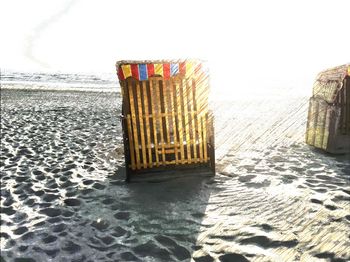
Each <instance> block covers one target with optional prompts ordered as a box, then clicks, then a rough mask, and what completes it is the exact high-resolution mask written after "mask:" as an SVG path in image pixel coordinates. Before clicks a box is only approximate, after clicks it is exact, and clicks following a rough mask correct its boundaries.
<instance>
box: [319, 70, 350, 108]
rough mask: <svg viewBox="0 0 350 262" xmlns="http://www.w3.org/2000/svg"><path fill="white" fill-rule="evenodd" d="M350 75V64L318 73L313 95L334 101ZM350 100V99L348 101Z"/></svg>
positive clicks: (330, 101)
mask: <svg viewBox="0 0 350 262" xmlns="http://www.w3.org/2000/svg"><path fill="white" fill-rule="evenodd" d="M349 77H350V64H345V65H341V66H337V67H333V68H330V69H327V70H324V71H322V72H321V73H319V74H318V76H317V78H316V81H315V83H314V86H313V97H315V98H321V99H323V100H325V101H326V102H328V103H334V102H335V100H336V98H337V95H338V93H339V92H340V91H341V90H342V88H344V80H345V78H349ZM348 102H349V101H348Z"/></svg>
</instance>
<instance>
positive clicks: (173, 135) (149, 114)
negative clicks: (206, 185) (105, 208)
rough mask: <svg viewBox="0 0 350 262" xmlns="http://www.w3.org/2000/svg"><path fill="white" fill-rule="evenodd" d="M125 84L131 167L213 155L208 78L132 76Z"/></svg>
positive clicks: (194, 160) (198, 159) (205, 159)
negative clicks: (209, 144) (137, 77)
mask: <svg viewBox="0 0 350 262" xmlns="http://www.w3.org/2000/svg"><path fill="white" fill-rule="evenodd" d="M121 87H122V94H123V113H124V116H125V119H126V123H127V124H126V127H127V130H124V132H125V134H126V136H127V138H128V139H127V140H128V147H129V154H130V163H129V165H130V168H131V169H132V170H137V169H145V168H152V167H154V166H156V167H158V166H166V165H169V164H175V165H179V164H191V163H198V162H200V163H207V162H208V161H209V160H210V157H209V156H208V149H207V144H208V135H210V132H212V131H211V130H209V129H208V128H209V126H208V93H209V87H208V83H207V82H206V81H205V79H204V80H203V79H201V78H194V77H193V78H186V77H183V76H179V75H177V76H173V77H170V78H169V79H164V78H163V77H158V76H154V77H149V79H147V80H143V81H139V80H136V79H135V78H133V77H128V78H127V79H125V80H123V81H121Z"/></svg>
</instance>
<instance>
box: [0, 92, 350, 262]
mask: <svg viewBox="0 0 350 262" xmlns="http://www.w3.org/2000/svg"><path fill="white" fill-rule="evenodd" d="M288 101H289V102H286V103H285V104H286V105H287V106H285V107H282V108H283V110H282V112H280V114H273V113H269V112H270V111H268V110H266V111H264V110H261V112H262V114H267V116H266V117H265V119H262V120H260V122H259V123H261V125H260V124H259V125H258V126H260V128H259V129H257V128H256V126H254V123H256V121H258V120H259V119H261V118H262V115H260V117H259V116H258V117H254V119H250V120H249V118H246V119H245V121H244V119H243V117H242V118H241V115H242V114H239V113H237V112H240V110H241V109H242V108H241V107H240V106H239V104H235V105H227V108H230V110H231V111H229V113H228V114H227V115H226V116H225V115H223V116H222V118H221V119H219V120H218V121H219V122H217V129H216V131H217V132H218V134H217V136H218V145H219V147H218V149H217V150H218V173H217V175H216V177H214V178H202V179H197V178H188V179H177V180H171V181H164V182H161V183H146V184H142V183H136V184H125V183H124V180H123V179H124V170H123V167H122V165H123V159H122V156H123V150H122V147H123V145H122V138H121V126H120V122H119V119H118V115H119V114H120V110H119V108H120V96H119V94H117V93H113V94H106V93H82V92H79V93H74V92H70V93H68V92H43V91H40V92H35V91H14V90H7V91H4V90H2V91H1V118H2V121H1V162H0V172H1V249H2V252H1V259H2V261H191V260H192V261H201V262H205V261H317V260H320V259H326V260H330V261H347V260H349V259H350V252H349V246H350V242H349V237H348V233H347V232H348V231H349V225H350V209H349V200H350V188H349V173H350V161H349V156H338V157H332V156H329V155H326V154H323V153H321V152H319V151H317V150H313V149H311V148H309V147H308V146H306V145H305V144H304V143H302V140H301V136H302V132H303V131H302V132H300V131H297V130H299V129H300V128H302V127H303V126H302V125H303V124H304V123H302V121H301V120H299V117H301V116H303V114H304V112H305V106H304V104H303V101H300V100H294V101H292V100H288ZM298 101H299V102H298ZM261 105H262V104H256V103H255V104H254V103H253V104H245V106H246V107H258V108H260V107H261ZM271 107H273V105H272V106H271ZM223 108H225V105H222V106H221V107H220V108H219V111H220V110H223V112H227V110H224V109H223ZM276 108H281V107H280V105H278V104H277V105H276ZM262 109H264V108H262ZM270 109H271V108H270ZM241 111H242V110H241ZM244 112H245V111H244V110H243V115H244ZM291 112H296V113H294V114H292V116H291ZM240 113H242V112H240ZM286 115H288V116H289V118H290V117H292V118H294V119H295V121H294V122H292V123H291V122H290V121H287V120H286V119H287V118H286ZM246 117H249V114H247V115H246ZM234 118H235V119H234ZM220 121H221V122H220ZM230 122H234V123H235V125H234V126H232V125H229V123H230ZM293 123H294V124H293ZM269 129H270V131H271V132H267V130H269ZM242 130H245V131H246V132H242ZM283 130H286V131H283ZM282 131H283V132H282ZM279 134H284V136H281V135H279ZM227 137H231V140H233V143H228V141H226V138H227ZM232 137H235V138H236V139H232ZM244 141H245V142H244ZM267 142H268V143H267Z"/></svg>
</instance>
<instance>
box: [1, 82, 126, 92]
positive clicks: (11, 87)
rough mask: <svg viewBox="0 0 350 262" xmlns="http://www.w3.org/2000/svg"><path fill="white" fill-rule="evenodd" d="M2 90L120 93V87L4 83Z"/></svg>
mask: <svg viewBox="0 0 350 262" xmlns="http://www.w3.org/2000/svg"><path fill="white" fill-rule="evenodd" d="M1 90H32V91H74V92H96V93H118V92H120V87H97V86H96V87H93V86H89V87H82V86H78V85H77V86H71V85H60V86H57V85H53V84H51V85H50V84H45V85H42V84H28V83H16V84H14V83H5V84H4V83H2V84H1Z"/></svg>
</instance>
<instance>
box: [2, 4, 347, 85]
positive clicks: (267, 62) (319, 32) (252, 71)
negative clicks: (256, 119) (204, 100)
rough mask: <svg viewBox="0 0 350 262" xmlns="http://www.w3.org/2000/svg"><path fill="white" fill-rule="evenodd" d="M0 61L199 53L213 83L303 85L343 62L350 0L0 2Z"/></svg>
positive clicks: (59, 64) (37, 67) (102, 67)
mask: <svg viewBox="0 0 350 262" xmlns="http://www.w3.org/2000/svg"><path fill="white" fill-rule="evenodd" d="M0 3H1V15H0V22H1V25H2V27H1V35H2V37H1V39H2V40H1V41H0V66H1V68H3V69H11V70H21V71H60V72H87V73H88V72H90V73H93V72H97V73H99V72H101V73H104V72H114V70H115V67H114V65H115V62H116V61H117V60H122V59H136V60H139V59H178V58H201V59H204V60H206V61H208V64H209V68H210V71H211V73H212V76H213V78H214V80H217V81H218V80H221V81H223V79H225V81H227V79H229V80H230V79H232V81H233V82H235V83H236V85H235V86H236V87H235V88H241V87H242V88H245V87H248V86H252V85H262V86H268V85H270V86H275V85H277V86H278V85H281V84H285V83H286V80H287V79H288V85H294V86H307V85H309V84H310V83H311V82H312V81H313V79H314V78H315V74H317V73H318V72H319V71H320V70H323V69H326V68H328V67H332V66H336V65H341V64H345V63H349V62H350V34H349V30H350V20H349V10H350V1H349V0H328V1H327V0H308V1H305V0H293V1H291V0H290V1H282V0H264V1H261V0H245V1H233V0H232V1H229V0H226V1H225V0H215V1H208V0H202V1H199V0H192V1H191V0H177V1H165V0H163V1H161V0H149V1H145V0H143V1H142V0H133V1H126V0H123V1H119V0H50V1H47V0H31V1H29V0H1V2H0Z"/></svg>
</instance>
